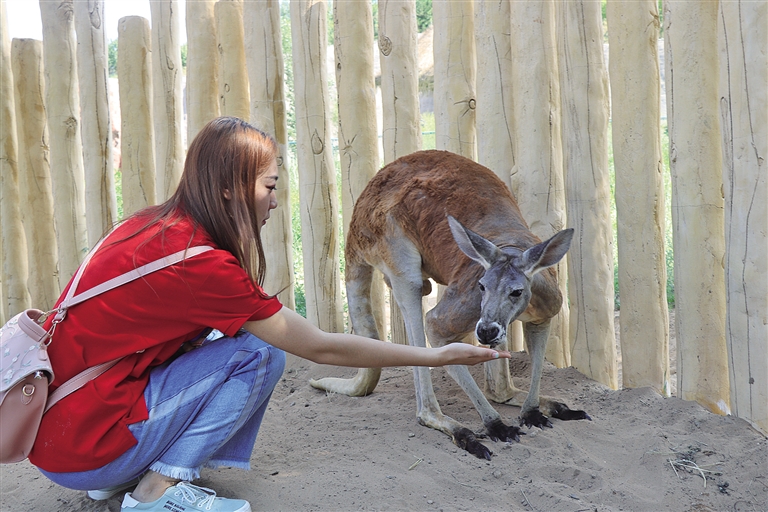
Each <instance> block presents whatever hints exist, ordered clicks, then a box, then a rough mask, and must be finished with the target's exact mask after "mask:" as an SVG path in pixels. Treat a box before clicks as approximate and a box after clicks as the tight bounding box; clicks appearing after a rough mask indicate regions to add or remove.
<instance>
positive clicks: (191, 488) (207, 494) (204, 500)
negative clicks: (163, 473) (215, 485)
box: [175, 482, 216, 510]
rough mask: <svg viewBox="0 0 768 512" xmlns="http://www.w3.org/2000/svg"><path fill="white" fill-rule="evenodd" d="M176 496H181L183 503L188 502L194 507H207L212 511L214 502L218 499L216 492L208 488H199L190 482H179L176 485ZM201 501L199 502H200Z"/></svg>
mask: <svg viewBox="0 0 768 512" xmlns="http://www.w3.org/2000/svg"><path fill="white" fill-rule="evenodd" d="M175 495H176V496H181V500H182V501H188V502H190V503H192V504H193V505H198V506H200V507H203V506H204V507H205V509H206V510H211V507H213V502H214V500H215V499H216V491H214V490H213V489H209V488H207V487H198V486H197V485H192V484H190V483H188V482H179V483H178V484H176V493H175ZM198 500H199V501H198Z"/></svg>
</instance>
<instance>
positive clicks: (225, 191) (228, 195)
mask: <svg viewBox="0 0 768 512" xmlns="http://www.w3.org/2000/svg"><path fill="white" fill-rule="evenodd" d="M224 199H226V200H227V201H229V200H231V199H232V194H230V192H229V189H228V188H225V189H224Z"/></svg>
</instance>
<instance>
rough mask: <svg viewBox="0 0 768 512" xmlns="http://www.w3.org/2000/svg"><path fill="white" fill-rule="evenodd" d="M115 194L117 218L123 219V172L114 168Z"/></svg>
mask: <svg viewBox="0 0 768 512" xmlns="http://www.w3.org/2000/svg"><path fill="white" fill-rule="evenodd" d="M115 195H116V196H117V218H118V219H120V220H122V219H123V173H122V172H121V171H120V169H115Z"/></svg>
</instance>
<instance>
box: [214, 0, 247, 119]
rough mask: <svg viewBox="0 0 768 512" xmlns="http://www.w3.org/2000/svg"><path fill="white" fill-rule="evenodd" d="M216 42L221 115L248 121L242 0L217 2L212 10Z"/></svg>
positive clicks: (221, 0) (220, 0)
mask: <svg viewBox="0 0 768 512" xmlns="http://www.w3.org/2000/svg"><path fill="white" fill-rule="evenodd" d="M214 14H215V17H216V34H217V36H218V39H219V108H220V110H221V115H223V116H234V117H239V118H240V119H246V120H247V119H249V116H250V108H251V107H250V102H251V100H250V93H249V92H248V71H247V67H246V63H245V35H244V33H243V2H242V0H219V1H218V2H216V6H215V7H214Z"/></svg>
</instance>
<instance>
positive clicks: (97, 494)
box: [88, 478, 139, 500]
mask: <svg viewBox="0 0 768 512" xmlns="http://www.w3.org/2000/svg"><path fill="white" fill-rule="evenodd" d="M138 483H139V479H138V478H134V479H133V480H131V481H130V482H126V483H124V484H120V485H113V486H112V487H105V488H104V489H97V490H93V491H88V497H89V498H91V499H92V500H108V499H109V498H111V497H112V496H114V495H115V494H117V493H119V492H120V491H124V490H126V489H130V488H131V487H136V485H137V484H138Z"/></svg>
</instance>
